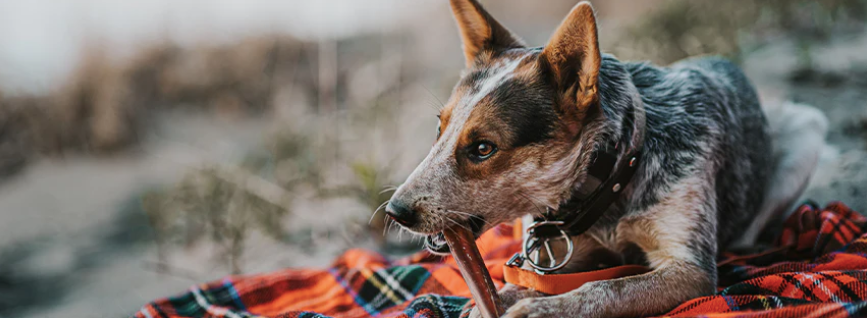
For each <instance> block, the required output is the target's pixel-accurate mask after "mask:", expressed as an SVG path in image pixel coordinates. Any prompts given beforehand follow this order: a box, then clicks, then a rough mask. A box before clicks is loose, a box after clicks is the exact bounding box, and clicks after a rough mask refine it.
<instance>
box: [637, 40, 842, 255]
mask: <svg viewBox="0 0 867 318" xmlns="http://www.w3.org/2000/svg"><path fill="white" fill-rule="evenodd" d="M627 69H629V70H630V72H631V73H632V77H633V81H634V82H635V84H636V87H637V88H638V89H639V92H640V94H641V95H642V96H643V100H644V102H645V107H646V108H647V111H648V121H649V122H650V124H649V125H648V127H649V128H650V130H649V132H648V133H649V134H655V135H654V137H651V139H652V138H665V139H666V142H665V143H664V144H665V146H664V147H666V148H668V150H665V149H661V151H662V152H663V153H666V154H670V155H671V156H670V158H669V160H668V161H667V164H674V166H675V167H676V166H677V165H678V161H684V159H685V158H681V157H679V156H680V155H682V154H685V153H689V151H697V152H702V151H707V152H710V154H709V156H710V157H712V158H714V159H715V160H717V162H716V164H718V165H719V169H718V170H717V171H718V174H717V175H716V182H715V186H716V198H717V207H718V209H717V211H718V214H717V224H718V227H717V238H718V242H717V243H718V245H719V246H720V247H721V248H722V247H725V246H727V245H729V243H732V242H734V245H736V246H739V247H744V246H750V245H752V244H754V243H755V241H756V239H757V238H758V235H759V234H760V233H761V231H762V230H763V229H764V228H765V226H766V225H767V224H768V223H769V222H771V221H772V220H775V219H778V218H779V217H780V216H781V214H782V213H784V212H785V211H786V210H787V209H789V208H790V207H791V205H792V204H793V203H794V201H795V200H797V199H798V197H800V195H801V193H802V192H803V191H804V189H805V188H806V186H807V184H808V182H809V180H810V177H811V176H812V174H813V172H814V171H815V169H816V165H817V164H818V156H819V152H820V151H821V148H822V147H821V146H822V145H823V144H824V137H825V133H826V130H827V119H825V117H824V115H823V114H822V113H821V112H820V111H819V110H817V109H815V108H813V107H810V106H807V105H800V104H793V103H789V102H786V103H783V104H781V105H779V106H778V107H765V109H764V110H765V112H767V116H768V119H769V121H770V125H768V120H766V117H765V116H766V114H765V113H764V112H763V108H762V107H760V105H759V100H758V97H757V94H756V92H755V90H754V88H753V86H752V85H751V84H750V82H749V80H748V79H747V78H746V76H745V75H744V74H743V72H741V70H740V69H739V68H738V67H737V66H735V65H734V64H732V63H731V62H729V61H727V60H724V59H721V58H715V57H702V58H694V59H688V60H684V61H681V62H678V63H676V64H673V65H672V66H671V67H667V68H659V67H654V66H651V65H648V64H646V63H636V64H627ZM685 123H692V124H693V125H687V124H685ZM672 145H674V146H672ZM769 149H773V152H769ZM686 160H688V159H686ZM671 171H673V172H675V175H676V169H673V170H671ZM744 229H746V230H744Z"/></svg>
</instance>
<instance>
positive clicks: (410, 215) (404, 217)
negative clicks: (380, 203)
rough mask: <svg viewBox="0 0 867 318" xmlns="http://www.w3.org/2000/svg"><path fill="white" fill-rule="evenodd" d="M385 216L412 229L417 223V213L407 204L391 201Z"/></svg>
mask: <svg viewBox="0 0 867 318" xmlns="http://www.w3.org/2000/svg"><path fill="white" fill-rule="evenodd" d="M385 214H388V216H390V217H391V218H392V219H393V220H394V221H396V222H397V223H400V225H403V226H406V227H412V226H413V225H415V223H416V221H417V220H416V218H415V213H414V212H413V211H412V209H410V208H409V207H407V205H406V204H404V203H403V202H400V201H397V200H391V201H389V202H388V205H387V206H385Z"/></svg>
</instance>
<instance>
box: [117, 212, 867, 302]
mask: <svg viewBox="0 0 867 318" xmlns="http://www.w3.org/2000/svg"><path fill="white" fill-rule="evenodd" d="M865 224H867V219H865V218H864V217H863V216H861V215H860V214H858V213H856V212H854V211H852V210H851V209H849V208H848V207H846V206H845V205H843V204H842V203H832V204H830V205H828V206H827V207H826V208H824V209H819V208H818V207H816V206H814V205H803V206H801V207H800V208H798V210H797V211H796V213H794V214H793V215H792V216H791V217H789V218H788V219H787V220H786V221H785V224H784V230H783V232H782V234H781V236H780V238H779V239H778V241H777V242H776V244H775V247H774V248H773V249H770V250H768V251H766V252H764V253H761V254H755V255H734V254H724V255H723V256H722V257H721V261H720V262H719V277H720V279H719V282H720V286H719V290H718V293H717V294H715V295H712V296H707V297H700V298H696V299H693V300H690V301H687V302H685V303H683V304H681V305H680V306H678V307H677V308H675V309H673V310H672V311H671V312H669V313H667V314H666V315H664V316H666V317H864V316H867V234H865V233H864V231H865V226H867V225H865ZM478 244H479V248H480V250H481V251H482V255H483V256H484V258H485V259H486V262H485V264H486V266H487V267H488V270H489V271H490V272H491V277H492V278H493V279H494V281H495V284H497V285H498V287H499V286H501V285H502V284H503V269H502V266H503V264H504V263H505V262H506V260H508V258H509V257H511V256H512V254H514V253H515V252H517V251H518V250H519V249H520V242H518V241H517V240H515V239H514V238H513V232H512V228H511V226H509V225H501V226H499V227H497V228H495V229H493V230H491V231H488V232H487V233H485V234H484V235H483V236H482V237H481V238H480V239H479V241H478ZM469 296H470V295H469V291H468V289H467V286H466V284H465V283H464V281H463V279H462V278H461V276H460V272H459V271H458V269H457V267H456V265H455V263H454V261H453V260H452V259H451V258H450V257H445V258H441V257H436V256H433V255H431V254H428V253H426V252H420V253H418V254H416V255H413V256H411V257H408V258H404V259H401V260H397V261H394V262H390V261H388V260H386V259H385V258H383V257H382V256H381V255H378V254H376V253H373V252H369V251H363V250H349V251H347V252H346V253H344V254H343V255H342V256H341V257H339V258H338V259H337V260H336V261H335V262H334V263H333V264H332V266H331V267H329V268H328V269H324V270H315V269H287V270H282V271H278V272H274V273H268V274H262V275H250V276H230V277H227V278H225V279H223V280H220V281H215V282H211V283H207V284H202V285H199V286H195V287H193V288H191V289H190V290H189V291H187V292H185V293H183V294H181V295H178V296H174V297H169V298H164V299H160V300H157V301H154V302H151V303H149V304H147V305H145V306H144V307H142V309H141V310H140V311H139V312H137V313H136V314H135V315H134V317H141V318H150V317H154V318H157V317H159V318H182V317H220V318H222V317H229V318H235V317H238V318H240V317H269V318H270V317H274V318H277V317H280V318H284V317H285V318H289V317H299V318H312V317H369V316H378V317H413V318H415V317H418V318H434V317H436V318H439V317H460V316H462V315H466V313H467V310H466V307H468V306H467V304H468V303H471V302H470V301H469V299H468V297H469Z"/></svg>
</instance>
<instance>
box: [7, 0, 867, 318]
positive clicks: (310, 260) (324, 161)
mask: <svg viewBox="0 0 867 318" xmlns="http://www.w3.org/2000/svg"><path fill="white" fill-rule="evenodd" d="M325 2H328V1H325ZM482 2H483V3H484V4H485V5H486V6H487V7H489V10H490V11H491V12H492V13H493V14H494V15H495V16H497V17H498V18H499V19H500V20H501V21H503V22H504V24H506V25H507V26H509V27H510V28H511V29H512V30H514V31H516V32H517V33H519V34H520V35H522V36H524V37H525V38H526V39H527V40H528V42H529V43H531V44H532V45H542V44H544V41H545V40H546V39H547V37H548V36H549V35H550V33H551V32H552V31H553V29H554V27H555V26H556V25H557V24H559V21H560V20H561V19H562V17H563V15H564V13H565V12H567V11H568V9H569V8H570V7H571V6H572V5H574V3H575V1H565V0H557V1H546V3H545V5H544V6H540V5H539V4H538V3H536V2H532V1H518V0H502V1H493V0H488V1H482ZM231 3H232V2H230V1H228V2H227V1H223V2H218V3H215V4H201V5H203V6H208V5H213V6H216V7H221V6H222V7H227V8H224V9H225V10H226V11H227V12H233V10H234V9H233V8H234V7H233V6H232V5H230V4H231ZM593 4H594V6H595V7H596V9H597V11H598V14H599V17H600V23H601V29H600V30H601V31H600V32H601V35H600V36H601V41H602V46H603V49H604V51H606V52H610V53H613V54H615V55H617V56H618V57H620V58H621V59H625V60H650V61H653V62H655V63H660V64H668V63H671V62H674V61H676V60H679V59H682V58H685V57H690V56H696V55H703V54H719V55H724V56H727V57H729V58H731V59H733V60H734V61H736V62H738V63H740V64H741V65H742V66H743V67H744V68H745V70H746V71H747V72H748V75H749V76H750V77H751V78H752V79H753V80H754V81H755V83H756V84H757V86H758V87H759V90H760V92H761V94H762V97H763V100H764V102H765V103H766V104H769V105H770V104H774V103H779V102H781V101H782V100H794V101H798V102H805V103H808V104H811V105H814V106H817V107H820V108H821V109H823V110H824V111H825V112H826V113H827V114H828V116H829V118H830V119H831V121H832V126H833V128H832V131H831V132H830V135H829V142H830V143H831V144H832V147H829V149H827V150H826V151H825V154H824V155H823V165H822V168H821V169H820V171H819V173H818V174H817V177H816V178H815V179H814V182H813V185H812V186H811V189H810V190H809V191H808V193H807V196H808V197H810V198H813V199H816V200H819V201H827V200H843V201H844V202H846V203H849V204H851V205H852V206H854V207H855V208H856V209H860V210H862V211H863V210H864V208H867V202H865V200H864V199H863V198H861V197H862V194H861V193H862V191H867V189H865V188H864V184H865V183H864V181H867V166H865V164H864V163H863V162H864V161H863V159H864V158H865V148H867V142H865V141H867V119H865V118H867V113H865V107H864V106H865V100H867V96H865V95H867V94H865V93H864V91H865V89H867V80H865V78H867V77H865V76H867V56H865V55H864V54H863V53H864V52H867V34H865V33H864V31H865V19H867V1H863V0H827V1H786V0H771V1H759V0H754V1H723V2H720V1H710V0H698V1H687V0H655V1H642V2H633V1H626V0H617V1H613V0H612V1H604V0H601V1H594V2H593ZM91 5H92V7H91V9H93V8H96V9H93V10H95V11H99V8H101V6H111V5H110V4H106V3H101V2H99V1H94V3H93V4H91ZM235 5H237V4H235ZM333 5H335V6H337V5H340V6H346V8H344V9H342V10H344V11H348V12H350V14H349V15H341V13H339V12H338V11H340V10H336V11H334V12H332V11H329V10H327V8H325V9H324V8H322V7H320V8H318V9H316V10H313V11H309V10H308V11H304V10H305V9H302V8H300V7H301V6H302V1H297V2H289V3H288V4H285V5H284V7H281V10H284V11H280V10H276V11H277V12H283V13H282V14H285V15H286V19H289V20H291V19H295V20H296V21H290V22H293V23H286V24H285V25H284V24H279V23H278V24H276V25H280V26H279V27H275V26H270V27H268V28H265V29H264V30H262V28H259V29H255V28H254V29H255V30H254V31H244V32H237V34H235V33H233V34H232V35H231V36H228V35H224V34H221V33H220V32H211V33H208V32H205V33H206V34H202V35H196V33H195V32H194V33H193V35H192V36H189V37H190V38H193V40H192V41H190V40H178V39H177V38H173V37H172V36H171V33H172V32H173V29H172V28H171V27H166V30H164V34H162V35H157V36H150V37H143V38H136V37H131V39H127V41H130V42H132V43H135V45H129V44H125V45H118V44H116V43H114V42H112V40H111V39H110V37H108V36H106V37H108V38H109V39H106V38H102V37H99V36H90V35H88V34H85V35H84V36H81V37H80V38H81V39H80V40H81V44H80V45H79V46H78V48H79V49H80V50H79V51H80V52H79V53H75V54H71V53H70V55H72V56H75V58H71V59H69V61H70V62H69V63H67V64H69V65H67V66H66V68H68V69H69V71H68V72H66V73H63V74H62V75H60V76H56V78H54V79H52V80H50V81H46V82H47V84H37V85H32V86H35V87H36V88H33V87H28V86H26V85H23V84H21V83H20V78H27V76H26V75H28V74H19V73H15V72H9V71H6V72H5V73H4V72H2V71H0V79H2V80H0V211H3V212H2V215H0V224H4V225H2V226H0V233H4V234H0V317H6V316H9V317H12V316H15V317H46V316H54V315H56V314H59V313H69V312H73V313H75V312H79V313H91V312H90V311H88V309H93V308H98V307H99V306H97V305H94V304H98V303H100V298H105V297H108V298H116V299H117V300H118V301H117V304H118V306H117V308H108V309H105V313H106V315H117V314H129V313H131V312H133V311H134V310H136V309H137V308H136V307H135V306H138V305H141V304H143V303H144V302H147V301H149V300H151V299H153V298H156V297H160V296H165V295H168V294H171V293H174V292H177V291H179V290H181V289H182V288H184V287H185V286H188V285H191V284H195V283H199V282H202V281H205V280H212V279H216V278H219V277H220V276H223V275H226V274H240V273H253V272H261V271H267V270H274V269H278V268H284V267H290V266H325V265H327V264H328V262H329V260H330V259H332V258H333V257H334V256H335V255H337V254H339V253H340V252H342V251H344V250H346V249H348V248H355V247H363V248H372V249H377V250H380V251H382V252H383V253H386V254H387V255H389V256H392V257H397V256H400V255H405V254H407V253H409V252H412V251H416V250H417V249H418V247H419V243H420V242H419V241H418V240H417V239H414V238H411V237H409V236H408V235H405V234H403V235H402V234H401V233H398V231H396V230H394V229H393V227H390V226H389V224H387V223H386V222H385V218H384V215H383V214H382V213H381V208H382V205H383V203H384V202H385V201H386V200H387V199H388V198H389V197H390V195H391V192H393V190H394V188H395V187H396V186H397V185H398V184H400V182H401V180H402V178H404V177H405V176H406V175H408V174H409V172H411V170H412V169H413V168H414V166H415V165H416V164H417V163H418V162H419V161H420V160H421V158H423V157H424V155H425V154H426V153H427V149H428V148H429V147H430V145H431V143H432V142H433V140H434V132H435V124H436V118H435V117H434V115H436V113H437V112H438V109H439V107H441V105H442V103H443V101H445V100H446V99H447V98H448V95H449V92H450V89H451V85H453V83H454V82H455V81H456V80H457V77H458V74H459V71H460V69H461V67H462V65H463V62H462V60H461V59H462V54H461V53H460V49H459V45H460V43H459V41H458V37H457V32H456V30H455V27H454V25H453V20H452V18H451V17H450V15H449V11H448V6H447V4H446V3H445V2H444V1H423V2H420V3H419V4H416V5H412V6H410V5H406V4H400V2H399V1H393V0H380V1H375V3H371V4H368V6H370V7H374V8H377V9H382V8H388V9H389V10H380V11H376V12H371V11H372V10H370V9H364V7H365V5H359V4H357V3H356V4H352V2H347V1H335V3H334V4H333ZM162 6H166V7H171V6H173V4H172V3H170V2H166V3H164V4H162ZM245 6H256V4H255V3H249V4H245ZM323 6H325V5H323ZM353 6H354V7H353ZM37 7H38V5H37ZM6 9H8V10H3V8H0V12H2V13H0V20H2V19H3V15H14V14H16V13H15V11H14V10H12V9H15V8H14V7H13V8H6ZM118 10H121V11H120V12H126V11H124V10H125V9H124V8H120V9H118ZM354 10H355V11H358V12H359V14H358V15H357V16H356V15H352V14H351V13H352V12H353V11H354ZM268 11H274V10H268ZM373 11H375V10H373ZM245 12H246V13H245V14H247V15H249V16H252V18H251V19H250V21H253V22H250V21H247V20H244V21H246V22H232V23H235V24H238V23H241V24H244V23H246V24H256V23H258V22H256V21H257V16H256V14H257V13H256V12H257V11H255V10H253V11H245ZM251 12H252V13H251ZM299 12H307V13H305V14H302V13H299ZM310 12H315V14H314V13H310ZM335 12H337V13H335ZM128 14H132V15H135V14H134V13H128ZM186 14H192V13H189V12H187V11H182V12H181V13H180V16H181V17H185V16H186ZM238 14H240V13H238ZM272 14H273V13H272ZM155 16H160V14H155ZM214 16H215V17H214V18H213V19H214V20H213V21H210V22H209V23H211V24H214V25H219V24H220V23H221V21H222V20H220V19H228V20H232V19H231V18H227V16H229V17H231V16H232V15H231V14H229V15H217V14H214ZM347 17H348V18H347ZM272 18H273V17H272ZM91 19H95V21H97V22H98V21H101V20H100V19H108V18H106V17H102V16H98V17H97V18H91ZM79 20H81V21H83V22H81V21H79ZM278 20H279V19H278ZM71 21H73V23H83V24H86V22H87V21H88V20H87V19H84V18H81V19H79V18H73V19H71ZM157 21H159V19H153V21H152V22H151V23H154V24H158V22H157ZM233 21H234V20H233ZM329 21H330V22H329ZM260 22H261V21H260ZM90 23H94V24H99V23H96V22H93V21H91V22H90ZM110 23H114V24H118V25H123V24H124V23H126V22H125V21H123V19H115V20H113V22H110ZM130 23H132V22H130ZM262 23H264V22H262ZM144 25H146V26H147V25H148V24H147V23H145V24H144ZM13 26H15V25H13V24H12V23H7V24H0V41H4V37H3V35H4V34H9V32H13V31H9V30H6V33H4V32H2V31H3V29H4V28H6V29H9V28H11V27H13ZM328 26H331V28H328ZM334 26H338V27H337V28H335V27H334ZM335 29H336V31H335ZM15 44H16V43H15V42H14V41H13V42H10V40H5V41H4V45H7V46H8V45H15ZM12 60H13V62H14V59H12ZM4 63H7V64H8V63H12V62H10V61H9V59H7V60H4V59H3V55H2V54H0V69H4V68H5V69H7V70H9V69H15V68H14V67H10V66H14V65H7V66H4ZM35 69H37V70H38V69H39V68H35ZM130 289H133V290H134V292H131V291H130ZM74 291H86V293H76V292H74ZM33 293H43V294H44V295H47V296H43V297H39V298H40V299H33V298H34V297H29V296H24V295H32V294H33ZM76 310H78V311H76ZM72 316H76V315H74V314H73V315H72Z"/></svg>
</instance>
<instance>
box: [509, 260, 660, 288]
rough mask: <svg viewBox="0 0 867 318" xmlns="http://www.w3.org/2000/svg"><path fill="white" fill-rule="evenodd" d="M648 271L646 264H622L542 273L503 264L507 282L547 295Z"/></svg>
mask: <svg viewBox="0 0 867 318" xmlns="http://www.w3.org/2000/svg"><path fill="white" fill-rule="evenodd" d="M649 271H650V268H648V267H646V266H640V265H623V266H616V267H611V268H606V269H600V270H595V271H589V272H579V273H570V274H544V275H542V274H537V273H536V272H534V271H531V270H526V269H523V268H520V267H517V266H509V265H503V274H505V279H506V282H507V283H511V284H514V285H518V286H521V287H525V288H532V289H535V290H537V291H540V292H542V293H545V294H549V295H559V294H565V293H567V292H570V291H572V290H575V289H578V287H581V285H584V284H586V283H589V282H592V281H597V280H606V279H614V278H620V277H626V276H632V275H640V274H644V273H647V272H649Z"/></svg>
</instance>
